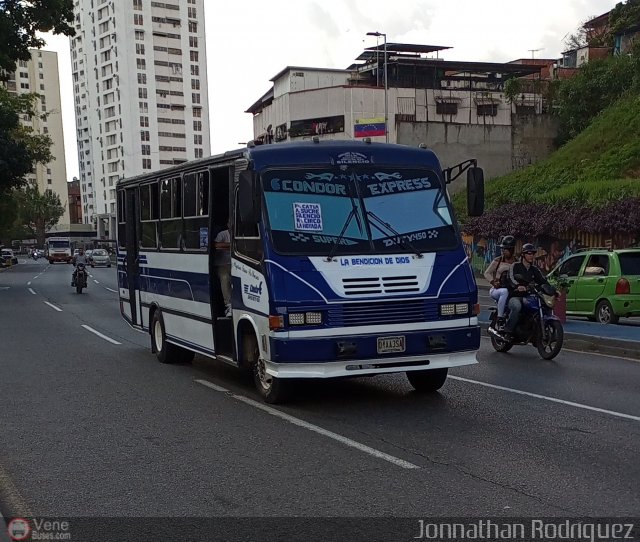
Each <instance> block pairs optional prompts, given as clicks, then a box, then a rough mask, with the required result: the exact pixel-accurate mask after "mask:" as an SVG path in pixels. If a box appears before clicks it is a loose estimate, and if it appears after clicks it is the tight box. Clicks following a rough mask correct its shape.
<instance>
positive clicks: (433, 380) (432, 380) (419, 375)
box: [407, 368, 449, 393]
mask: <svg viewBox="0 0 640 542" xmlns="http://www.w3.org/2000/svg"><path fill="white" fill-rule="evenodd" d="M448 373H449V369H446V368H445V369H427V370H425V371H407V379H408V380H409V383H410V384H411V385H412V386H413V388H414V389H415V390H416V391H417V392H420V393H431V392H434V391H438V390H439V389H440V388H441V387H442V386H443V385H444V383H445V381H446V380H447V374H448Z"/></svg>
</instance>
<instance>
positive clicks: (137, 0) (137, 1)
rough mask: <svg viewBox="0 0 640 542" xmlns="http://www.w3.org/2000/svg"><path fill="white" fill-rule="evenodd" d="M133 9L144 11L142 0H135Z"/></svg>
mask: <svg viewBox="0 0 640 542" xmlns="http://www.w3.org/2000/svg"><path fill="white" fill-rule="evenodd" d="M133 9H134V10H135V11H142V0H133Z"/></svg>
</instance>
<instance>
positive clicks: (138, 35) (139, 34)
mask: <svg viewBox="0 0 640 542" xmlns="http://www.w3.org/2000/svg"><path fill="white" fill-rule="evenodd" d="M136 39H137V40H139V41H142V40H144V30H136Z"/></svg>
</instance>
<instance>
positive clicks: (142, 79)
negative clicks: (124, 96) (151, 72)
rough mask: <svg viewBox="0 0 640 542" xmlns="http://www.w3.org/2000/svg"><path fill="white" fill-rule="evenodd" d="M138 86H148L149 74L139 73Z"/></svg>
mask: <svg viewBox="0 0 640 542" xmlns="http://www.w3.org/2000/svg"><path fill="white" fill-rule="evenodd" d="M138 84H140V85H146V84H147V74H146V73H139V74H138Z"/></svg>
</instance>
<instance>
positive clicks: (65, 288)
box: [32, 265, 149, 347]
mask: <svg viewBox="0 0 640 542" xmlns="http://www.w3.org/2000/svg"><path fill="white" fill-rule="evenodd" d="M106 271H112V269H108V268H107V269H106ZM72 272H73V268H72V267H70V266H61V265H54V266H49V268H48V269H47V272H46V273H44V274H42V276H41V277H40V278H39V279H38V281H34V283H33V286H32V287H33V288H34V289H35V291H36V292H37V294H38V295H40V296H42V298H43V299H44V300H45V301H47V302H49V303H51V304H53V305H55V306H57V307H59V308H60V309H62V310H63V311H65V312H67V313H70V314H72V315H74V316H75V317H76V322H77V324H78V325H88V326H91V327H92V328H94V329H96V330H97V331H99V332H101V333H105V334H107V335H109V336H111V337H112V338H114V339H115V340H118V341H120V342H123V341H128V342H132V343H135V344H137V345H139V346H141V347H147V346H148V345H149V338H148V335H146V334H145V333H141V332H139V331H136V330H134V329H133V328H131V327H130V326H129V325H128V324H127V323H126V322H125V320H124V319H123V318H122V315H121V313H120V302H119V298H118V293H117V290H116V289H115V288H111V287H110V286H109V284H110V282H109V281H110V280H114V279H112V278H111V276H110V274H106V275H105V277H102V276H100V277H96V275H94V278H89V284H88V286H87V288H86V290H83V293H82V294H78V293H76V290H75V288H73V287H72V286H71V273H72ZM91 274H92V275H93V273H91ZM94 279H95V280H97V281H98V284H96V282H95V281H94ZM103 280H104V282H103Z"/></svg>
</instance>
